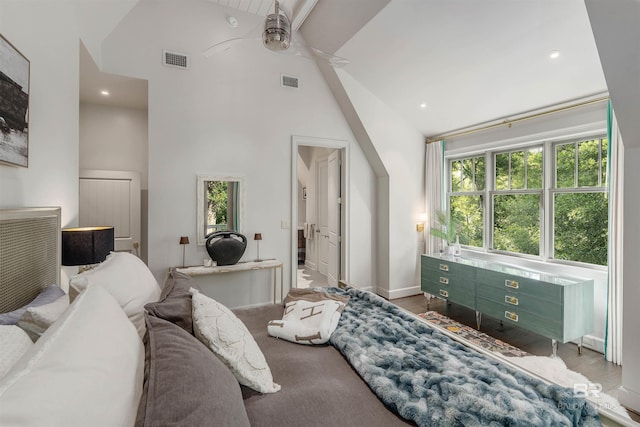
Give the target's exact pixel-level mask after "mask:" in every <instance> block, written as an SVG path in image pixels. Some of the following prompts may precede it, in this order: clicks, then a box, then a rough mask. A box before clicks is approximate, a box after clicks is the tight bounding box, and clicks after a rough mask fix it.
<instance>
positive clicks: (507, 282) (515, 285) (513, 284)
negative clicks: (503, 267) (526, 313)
mask: <svg viewBox="0 0 640 427" xmlns="http://www.w3.org/2000/svg"><path fill="white" fill-rule="evenodd" d="M504 285H505V286H506V287H507V288H512V289H518V288H519V287H520V285H518V282H516V281H515V280H509V279H507V280H505V281H504Z"/></svg>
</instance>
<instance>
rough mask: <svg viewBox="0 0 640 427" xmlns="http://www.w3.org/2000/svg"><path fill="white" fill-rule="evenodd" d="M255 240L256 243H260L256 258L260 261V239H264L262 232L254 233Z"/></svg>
mask: <svg viewBox="0 0 640 427" xmlns="http://www.w3.org/2000/svg"><path fill="white" fill-rule="evenodd" d="M253 240H255V241H256V244H257V245H258V258H256V262H260V261H262V260H261V259H260V240H262V233H256V234H254V235H253Z"/></svg>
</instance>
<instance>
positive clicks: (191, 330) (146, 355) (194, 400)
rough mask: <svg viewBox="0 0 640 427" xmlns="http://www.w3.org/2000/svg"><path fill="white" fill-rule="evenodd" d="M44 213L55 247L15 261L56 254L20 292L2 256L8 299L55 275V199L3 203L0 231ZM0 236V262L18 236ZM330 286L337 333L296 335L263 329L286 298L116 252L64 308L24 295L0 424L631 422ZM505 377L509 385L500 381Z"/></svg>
mask: <svg viewBox="0 0 640 427" xmlns="http://www.w3.org/2000/svg"><path fill="white" fill-rule="evenodd" d="M43 216H44V217H47V218H49V222H50V224H49V226H48V228H47V231H43V232H39V233H37V236H39V237H38V238H42V239H43V241H40V242H37V243H36V244H35V246H37V247H38V248H40V247H42V246H43V245H44V246H45V247H48V248H51V247H53V248H54V249H53V250H51V249H48V250H44V251H41V252H40V253H39V255H38V256H32V257H31V258H29V260H28V262H27V263H23V265H21V266H20V267H19V268H20V269H23V273H26V272H29V271H31V270H34V269H35V270H40V267H39V266H40V264H43V265H50V264H51V263H53V264H54V265H55V268H53V270H52V271H49V272H48V273H47V274H45V275H43V276H42V277H39V278H37V279H29V280H27V281H23V282H22V284H21V286H18V288H19V291H15V290H14V289H15V288H16V286H15V285H11V286H8V287H7V286H5V284H4V281H5V276H4V275H3V274H4V273H2V270H0V273H1V274H0V278H2V281H3V282H2V283H0V289H1V290H2V295H1V296H2V301H3V303H4V304H5V305H4V306H3V309H2V311H3V312H11V311H12V310H15V309H17V308H20V307H24V306H25V304H27V305H28V304H29V301H31V300H32V299H33V298H35V297H34V296H38V295H40V294H42V293H43V292H44V291H43V290H44V289H48V288H50V285H51V284H52V280H53V281H56V280H57V281H59V277H60V272H59V266H60V262H59V260H60V254H59V253H58V252H59V251H58V250H57V248H59V238H60V237H59V236H60V211H59V209H39V210H32V211H29V210H12V211H1V210H0V236H2V240H1V242H0V245H5V244H6V245H9V246H10V245H11V243H10V242H12V241H16V242H17V241H21V240H24V239H23V238H22V237H21V234H20V233H23V232H24V229H29V228H30V225H29V223H30V221H35V222H36V223H37V222H39V221H41V220H42V217H43ZM17 217H19V221H21V222H22V221H27V222H26V223H23V224H22V225H21V227H18V229H19V231H17V232H15V233H14V234H15V235H14V234H11V237H7V235H5V234H1V233H2V232H3V230H4V229H3V227H4V226H5V225H7V224H10V223H11V227H10V228H12V229H13V228H15V227H14V226H13V223H15V221H16V218H17ZM51 218H53V219H51ZM51 224H55V225H54V226H53V227H52V226H51ZM9 233H12V232H9ZM31 237H33V236H31ZM52 242H53V243H52ZM31 245H32V246H31V247H32V248H33V244H31ZM0 247H2V248H3V250H2V251H0V256H1V257H3V259H1V260H0V261H1V263H2V264H1V265H2V266H3V267H2V268H3V269H4V268H5V267H4V266H5V265H8V264H7V261H6V259H5V258H4V257H5V255H6V254H7V253H11V248H8V249H7V246H0ZM14 258H15V257H14ZM11 262H12V263H13V262H15V261H11ZM14 270H15V269H14ZM45 270H47V269H45ZM49 270H51V269H50V267H49ZM12 274H13V275H12V276H11V277H12V278H15V277H21V274H22V273H15V272H14V273H12ZM16 275H17V276H16ZM12 280H15V279H12ZM58 283H59V282H58ZM321 291H322V294H323V295H326V296H327V297H332V296H335V297H345V298H346V297H349V298H350V299H349V302H348V304H347V305H346V308H345V309H344V311H343V312H342V315H341V317H340V322H339V323H338V325H337V327H336V329H335V331H334V332H333V334H331V338H330V341H329V342H328V343H326V344H322V345H301V344H296V343H293V342H289V341H286V340H283V339H276V338H274V337H272V336H269V335H268V334H267V328H266V325H267V324H268V323H269V322H270V321H273V320H276V319H281V318H282V317H283V311H284V307H283V306H282V305H281V304H280V305H275V304H269V305H264V306H260V307H254V308H249V309H239V310H233V311H231V310H229V309H227V308H225V307H224V306H222V305H221V304H219V303H217V302H215V301H213V300H211V299H210V298H208V297H206V296H205V295H202V294H201V293H200V292H198V290H197V289H194V287H193V283H192V282H191V279H190V278H189V277H188V276H185V275H181V274H179V273H177V272H175V271H174V272H172V274H171V275H169V277H168V278H167V281H166V283H164V284H163V287H162V289H161V288H160V286H159V285H158V283H157V282H156V281H155V279H154V278H153V276H152V275H151V273H150V272H149V271H148V269H147V268H146V266H145V265H144V264H143V263H142V262H141V261H139V260H138V259H137V258H136V257H134V256H133V255H129V254H112V255H111V256H110V257H109V259H108V260H107V261H105V263H103V264H102V265H100V266H99V267H97V268H95V269H93V270H90V271H89V272H86V273H82V274H80V275H78V276H76V277H73V278H72V279H71V287H70V294H72V296H74V297H75V298H74V299H73V302H72V303H71V304H70V303H69V300H68V296H67V295H66V294H65V295H64V296H58V297H57V298H56V299H55V301H54V302H55V304H57V307H56V310H57V312H58V314H57V315H55V313H54V312H55V311H56V310H54V309H53V308H52V307H51V305H52V304H53V303H49V304H44V305H42V306H39V307H30V308H28V309H27V311H26V312H28V313H30V314H31V318H30V320H31V324H28V325H27V326H26V330H30V332H31V334H32V335H29V337H31V338H32V339H34V340H35V343H26V349H25V350H23V352H22V353H21V355H20V357H18V358H17V359H16V360H15V361H14V362H13V364H12V366H11V367H10V368H8V369H7V370H6V373H4V375H3V376H1V377H0V425H18V426H29V425H34V426H37V425H54V426H55V425H60V426H63V425H64V426H75V425H78V426H84V425H104V426H114V425H140V426H145V425H147V426H159V425H189V426H191V425H221V426H225V425H228V426H243V425H252V426H275V425H311V426H313V425H316V426H326V425H354V426H358V425H363V426H364V425H367V426H395V425H398V426H401V425H456V424H457V425H486V424H490V423H493V425H505V424H511V425H563V424H564V425H599V423H600V421H602V422H603V423H604V424H607V425H624V424H625V423H627V421H626V420H625V419H623V418H622V417H620V416H618V415H616V414H611V413H608V412H607V411H606V410H604V409H602V408H596V407H595V406H594V405H591V404H589V403H588V402H586V401H585V400H584V399H583V398H582V397H580V396H575V395H574V394H573V393H572V391H571V390H567V389H564V388H562V387H558V386H555V385H553V384H548V383H546V382H544V381H542V380H541V379H539V378H535V377H534V376H532V375H529V374H527V373H526V372H523V371H522V370H520V369H519V368H517V367H515V366H512V365H509V364H508V362H506V361H501V360H497V359H496V357H495V356H494V355H491V354H487V353H486V352H483V351H482V349H479V348H472V346H471V347H470V346H467V345H463V344H461V343H459V342H456V341H454V340H452V339H451V337H450V336H448V335H447V334H446V332H445V331H440V330H438V328H435V327H432V326H429V325H427V324H426V323H424V322H423V321H421V320H420V319H418V318H417V317H415V316H411V315H409V314H407V313H404V312H402V310H400V309H398V308H397V307H396V306H394V305H393V304H391V303H389V302H387V301H385V300H383V299H382V298H380V297H377V296H375V295H373V294H370V293H367V292H363V291H360V290H357V289H354V288H350V289H346V290H340V289H323V290H321ZM16 295H19V296H17V297H16ZM25 295H26V296H25ZM65 298H67V300H65ZM65 302H66V304H64V303H65ZM42 307H45V308H46V309H43V308H42ZM26 312H25V313H26ZM0 316H1V315H0ZM22 317H24V314H23V315H22ZM22 317H21V319H22ZM27 317H28V316H27ZM212 318H215V319H216V320H215V322H213V321H211V319H212ZM23 323H25V322H24V321H23ZM43 323H44V326H43ZM34 325H35V326H34ZM203 325H205V326H203ZM23 326H24V325H23ZM233 328H238V329H233ZM5 329H8V328H5ZM12 331H13V332H16V330H15V329H12ZM220 331H223V332H225V331H231V332H225V333H221V332H220ZM244 331H247V332H248V333H247V334H245V333H244ZM13 332H12V333H13ZM211 334H213V335H215V336H213V337H212V335H211ZM216 334H217V335H216ZM225 334H226V335H225ZM245 335H246V336H245ZM225 337H226V338H227V339H230V340H231V341H233V345H237V346H241V347H243V351H242V352H238V354H241V355H242V357H241V358H240V359H241V360H240V362H238V363H236V362H237V361H236V360H228V359H225V357H228V355H225V354H223V351H224V348H222V349H221V347H224V346H223V345H222V344H221V342H220V339H221V338H222V339H223V340H224V339H225ZM238 337H242V338H241V339H239V338H238ZM426 338H429V339H426ZM216 339H217V340H218V341H216ZM23 342H24V339H23ZM203 344H205V345H203ZM254 345H255V347H252V346H254ZM3 347H6V346H5V345H4V343H3ZM256 347H257V349H256ZM247 348H248V349H249V350H247ZM215 351H218V353H215V354H214V352H215ZM258 353H259V354H258ZM234 354H235V353H234ZM231 357H232V358H233V357H234V356H233V354H232V356H231ZM245 362H248V363H245ZM482 364H487V366H488V367H483V366H481V365H482ZM444 365H446V366H445V368H446V369H445V368H442V366H444ZM425 366H427V367H426V368H425ZM471 377H473V379H472V380H469V379H468V378H471ZM474 381H475V383H474V385H472V384H471V383H472V382H474ZM494 383H500V384H501V385H502V386H503V387H504V386H506V387H507V388H506V389H502V390H498V391H496V392H494V391H492V384H493V385H494ZM434 390H437V391H438V392H437V393H436V392H434ZM485 395H486V396H485ZM461 396H462V397H461ZM514 396H516V397H517V399H515V398H514ZM478 397H483V398H482V399H479V398H478ZM456 399H457V400H456ZM483 399H484V400H483ZM449 400H451V403H453V404H452V405H448V403H447V401H449ZM487 402H493V403H487ZM492 406H497V407H500V408H492ZM524 406H526V408H525V409H524V410H523V407H524ZM530 407H531V408H533V409H529V408H530ZM34 408H37V409H36V410H34ZM516 410H518V411H516ZM531 411H533V412H531ZM516 412H521V414H520V415H514V413H516ZM518 417H520V418H518ZM536 417H540V418H536ZM527 420H528V424H527ZM533 420H536V421H533Z"/></svg>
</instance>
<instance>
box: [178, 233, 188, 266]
mask: <svg viewBox="0 0 640 427" xmlns="http://www.w3.org/2000/svg"><path fill="white" fill-rule="evenodd" d="M180 244H181V245H182V268H184V252H185V249H186V248H187V245H188V244H189V236H181V237H180Z"/></svg>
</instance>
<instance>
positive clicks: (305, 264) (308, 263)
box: [304, 260, 316, 271]
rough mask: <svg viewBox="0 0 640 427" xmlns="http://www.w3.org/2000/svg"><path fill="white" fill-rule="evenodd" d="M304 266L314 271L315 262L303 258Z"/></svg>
mask: <svg viewBox="0 0 640 427" xmlns="http://www.w3.org/2000/svg"><path fill="white" fill-rule="evenodd" d="M304 266H305V267H308V268H310V269H311V270H313V271H316V263H315V262H312V261H309V260H304Z"/></svg>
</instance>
